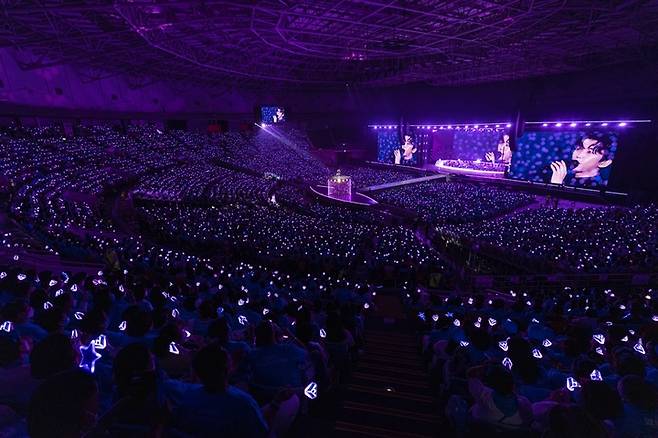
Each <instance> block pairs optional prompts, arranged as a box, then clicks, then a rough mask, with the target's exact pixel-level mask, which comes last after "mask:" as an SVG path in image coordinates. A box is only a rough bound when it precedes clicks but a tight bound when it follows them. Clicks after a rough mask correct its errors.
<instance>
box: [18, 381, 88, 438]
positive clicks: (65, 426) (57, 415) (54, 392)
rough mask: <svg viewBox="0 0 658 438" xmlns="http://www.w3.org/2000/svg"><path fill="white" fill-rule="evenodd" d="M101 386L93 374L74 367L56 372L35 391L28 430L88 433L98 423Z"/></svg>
mask: <svg viewBox="0 0 658 438" xmlns="http://www.w3.org/2000/svg"><path fill="white" fill-rule="evenodd" d="M97 415H98V386H97V385H96V381H95V380H94V377H93V376H92V375H91V374H88V373H86V372H84V371H82V370H78V369H74V370H69V371H64V372H62V373H59V374H54V375H52V376H50V377H49V378H48V379H46V380H45V381H44V382H43V383H42V384H41V385H39V387H38V388H37V390H36V391H35V392H34V394H33V395H32V398H31V400H30V408H29V414H28V431H29V434H30V436H31V437H33V438H41V437H44V438H60V437H61V438H70V437H79V436H84V435H86V434H88V433H90V432H91V431H92V430H93V429H94V427H95V426H96V416H97Z"/></svg>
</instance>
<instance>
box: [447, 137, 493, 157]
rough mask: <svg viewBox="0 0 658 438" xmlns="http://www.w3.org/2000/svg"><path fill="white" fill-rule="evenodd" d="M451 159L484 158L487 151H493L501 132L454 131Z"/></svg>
mask: <svg viewBox="0 0 658 438" xmlns="http://www.w3.org/2000/svg"><path fill="white" fill-rule="evenodd" d="M454 136H455V138H454V144H453V153H454V156H453V157H446V158H453V159H460V160H466V161H475V160H478V159H480V160H483V161H484V160H485V155H486V154H487V152H495V151H496V148H497V147H498V142H499V141H500V140H501V138H502V136H503V133H502V132H496V131H455V132H454Z"/></svg>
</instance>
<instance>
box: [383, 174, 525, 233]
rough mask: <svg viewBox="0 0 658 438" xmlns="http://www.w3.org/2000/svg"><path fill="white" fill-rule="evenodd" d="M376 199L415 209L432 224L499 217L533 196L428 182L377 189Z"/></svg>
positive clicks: (493, 188) (482, 187)
mask: <svg viewBox="0 0 658 438" xmlns="http://www.w3.org/2000/svg"><path fill="white" fill-rule="evenodd" d="M374 196H375V198H377V200H379V201H381V202H385V203H389V204H392V205H396V206H399V207H403V208H405V209H408V210H411V211H414V212H417V213H418V214H419V215H420V216H421V217H422V219H423V220H424V221H426V222H428V223H431V224H458V223H464V222H475V221H481V220H483V219H486V218H490V217H495V216H499V215H502V214H505V213H508V212H511V211H513V210H516V209H518V208H520V207H523V206H525V205H529V204H531V203H532V202H533V201H534V196H531V195H528V194H525V193H521V192H512V191H508V190H502V189H498V188H495V187H491V186H487V185H474V184H468V183H452V182H437V181H427V182H423V183H419V184H411V185H406V186H401V187H395V188H392V189H388V190H384V191H381V192H376V193H375V194H374Z"/></svg>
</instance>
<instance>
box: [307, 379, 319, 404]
mask: <svg viewBox="0 0 658 438" xmlns="http://www.w3.org/2000/svg"><path fill="white" fill-rule="evenodd" d="M304 395H305V396H306V397H307V398H308V399H309V400H315V399H316V398H318V384H317V383H315V382H311V383H309V384H308V385H306V388H304Z"/></svg>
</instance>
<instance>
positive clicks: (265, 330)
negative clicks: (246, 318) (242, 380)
mask: <svg viewBox="0 0 658 438" xmlns="http://www.w3.org/2000/svg"><path fill="white" fill-rule="evenodd" d="M245 367H246V369H247V370H248V372H249V374H250V379H249V383H250V386H251V387H252V388H253V390H254V391H255V392H256V393H258V394H257V395H258V396H257V398H259V397H260V398H262V399H263V400H264V401H266V400H271V399H272V398H273V397H274V396H275V395H276V393H278V391H279V390H280V389H281V388H293V389H301V388H304V386H305V385H306V383H307V379H308V376H309V375H312V369H311V365H310V362H309V357H308V353H307V352H306V351H304V350H302V349H301V348H299V347H297V346H295V345H293V344H284V343H281V344H279V343H277V342H276V337H275V333H274V326H273V324H272V323H271V322H270V321H267V320H264V321H262V322H261V323H260V324H259V325H258V327H256V348H254V349H253V350H251V352H250V353H249V355H248V356H247V359H246V363H245Z"/></svg>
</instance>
